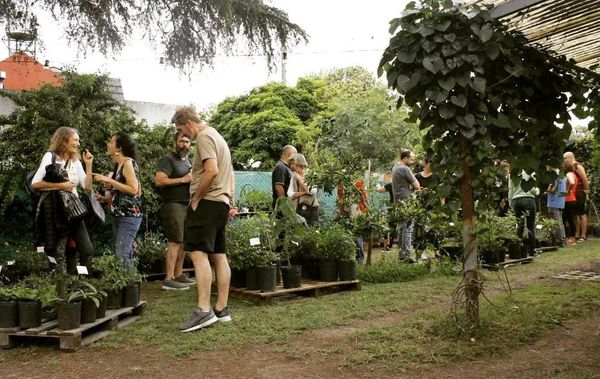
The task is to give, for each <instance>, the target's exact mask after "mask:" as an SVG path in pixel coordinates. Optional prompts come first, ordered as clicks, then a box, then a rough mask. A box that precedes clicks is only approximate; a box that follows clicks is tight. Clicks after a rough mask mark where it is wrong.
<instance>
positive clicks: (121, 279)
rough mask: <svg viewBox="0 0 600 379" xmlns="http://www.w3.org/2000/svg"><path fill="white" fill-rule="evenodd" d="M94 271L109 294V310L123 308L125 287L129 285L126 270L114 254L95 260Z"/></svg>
mask: <svg viewBox="0 0 600 379" xmlns="http://www.w3.org/2000/svg"><path fill="white" fill-rule="evenodd" d="M94 270H95V272H96V275H97V276H99V278H100V279H101V280H102V283H103V285H102V287H103V290H104V291H106V293H107V309H119V308H121V303H122V297H123V287H125V286H126V285H127V273H126V271H127V270H126V268H125V266H124V265H123V263H121V261H120V260H118V259H117V258H116V257H115V256H114V255H113V254H106V255H102V256H100V257H97V258H96V259H94Z"/></svg>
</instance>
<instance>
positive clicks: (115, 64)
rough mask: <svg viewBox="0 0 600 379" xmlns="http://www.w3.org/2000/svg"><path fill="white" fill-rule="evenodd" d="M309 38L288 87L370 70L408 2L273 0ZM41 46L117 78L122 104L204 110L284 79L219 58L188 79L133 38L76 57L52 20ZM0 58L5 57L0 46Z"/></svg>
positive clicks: (44, 55)
mask: <svg viewBox="0 0 600 379" xmlns="http://www.w3.org/2000/svg"><path fill="white" fill-rule="evenodd" d="M265 2H266V3H270V4H271V5H273V6H275V7H278V8H279V9H282V10H284V11H286V12H287V13H288V16H289V18H290V20H291V21H292V22H294V23H296V24H298V25H300V26H301V27H302V28H303V29H304V30H305V31H306V32H307V33H308V34H309V35H310V40H309V43H308V44H301V45H298V46H296V47H293V48H292V49H291V50H290V51H289V52H288V59H287V64H286V73H287V75H286V79H287V80H286V83H287V84H288V85H291V86H293V85H295V83H296V81H297V79H298V78H299V77H302V76H305V75H308V74H312V73H319V72H322V71H328V70H331V69H334V68H339V67H347V66H354V65H359V66H363V67H365V68H366V69H368V70H370V71H371V72H373V73H375V72H376V69H377V64H378V63H379V59H380V57H381V54H382V52H383V50H384V49H385V47H386V46H387V42H388V40H389V38H390V35H389V34H388V23H389V21H390V20H391V19H392V18H395V17H398V16H399V15H400V12H401V11H402V10H403V9H404V6H405V4H406V3H408V0H395V1H394V0H375V1H365V0H302V1H297V0H272V1H268V0H267V1H265ZM40 24H41V25H40V29H39V34H40V37H41V39H42V43H43V49H38V52H37V60H38V61H39V62H41V63H44V61H45V60H49V63H50V66H54V67H59V68H62V67H66V66H73V67H75V68H76V69H77V70H78V71H79V72H82V73H97V72H100V73H108V74H109V75H110V76H112V77H116V78H120V79H121V82H122V85H123V92H124V96H125V99H127V100H137V101H148V102H156V103H165V104H177V105H185V104H194V105H196V106H197V107H198V108H199V109H207V108H208V107H210V106H212V105H216V104H218V103H219V102H220V101H222V100H224V99H225V98H226V97H229V96H239V95H242V94H245V93H247V92H249V91H250V90H251V89H252V88H254V87H257V86H261V85H263V84H266V83H268V82H271V81H278V82H281V81H282V74H281V67H278V69H277V71H275V72H272V73H269V72H268V69H267V64H266V61H265V60H264V58H262V57H245V56H235V57H227V56H222V57H217V58H216V59H215V65H214V68H209V67H204V68H203V69H202V70H201V72H200V70H198V72H196V73H193V74H192V76H191V79H190V78H188V77H187V76H186V75H183V74H181V73H179V72H178V71H177V70H176V69H173V68H170V67H167V66H165V65H161V64H160V63H159V62H160V53H159V50H158V49H157V48H156V46H152V45H151V44H149V43H147V42H144V41H143V40H137V39H132V40H131V41H129V42H128V44H127V47H126V48H125V49H124V50H123V51H122V52H121V54H119V56H116V57H108V58H107V57H104V56H102V55H100V54H97V53H88V54H86V56H83V55H82V54H78V53H77V52H76V49H75V47H73V46H69V45H68V44H67V43H66V41H65V39H64V37H63V33H64V32H63V31H62V30H61V28H60V27H59V26H58V25H56V23H54V22H45V21H44V20H41V22H40ZM1 47H2V49H1V50H0V54H1V55H2V56H8V49H7V48H6V46H4V45H2V46H1Z"/></svg>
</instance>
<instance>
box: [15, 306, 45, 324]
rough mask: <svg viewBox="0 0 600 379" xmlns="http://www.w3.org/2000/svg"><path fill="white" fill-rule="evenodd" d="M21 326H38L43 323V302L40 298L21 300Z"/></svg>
mask: <svg viewBox="0 0 600 379" xmlns="http://www.w3.org/2000/svg"><path fill="white" fill-rule="evenodd" d="M18 305H19V327H20V328H21V329H29V328H37V327H38V326H40V325H42V303H41V302H40V301H38V300H35V301H26V300H19V302H18Z"/></svg>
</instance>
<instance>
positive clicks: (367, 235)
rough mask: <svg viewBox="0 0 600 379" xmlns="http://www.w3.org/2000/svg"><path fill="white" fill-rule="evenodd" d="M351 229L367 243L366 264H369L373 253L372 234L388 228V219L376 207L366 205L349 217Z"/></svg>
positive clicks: (381, 233)
mask: <svg viewBox="0 0 600 379" xmlns="http://www.w3.org/2000/svg"><path fill="white" fill-rule="evenodd" d="M351 222H352V230H353V231H354V235H356V236H357V237H363V238H364V239H365V240H366V241H368V244H367V261H366V263H367V265H370V264H371V256H372V254H373V236H380V235H383V234H384V233H385V232H387V230H388V224H389V222H388V219H387V217H386V215H385V214H384V213H383V212H382V211H381V210H380V209H378V208H374V207H368V208H367V211H366V212H364V213H359V214H358V215H357V216H356V217H355V218H353V219H351Z"/></svg>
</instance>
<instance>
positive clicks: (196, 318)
mask: <svg viewBox="0 0 600 379" xmlns="http://www.w3.org/2000/svg"><path fill="white" fill-rule="evenodd" d="M217 321H219V319H218V318H217V316H215V312H213V310H212V309H211V310H209V311H208V312H204V311H203V310H201V309H196V311H195V312H194V313H192V317H191V318H190V320H189V321H187V322H185V323H183V324H182V325H181V326H180V327H179V330H180V331H182V332H183V333H186V332H191V331H194V330H197V329H200V328H205V327H207V326H209V325H211V324H214V323H215V322H217Z"/></svg>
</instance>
